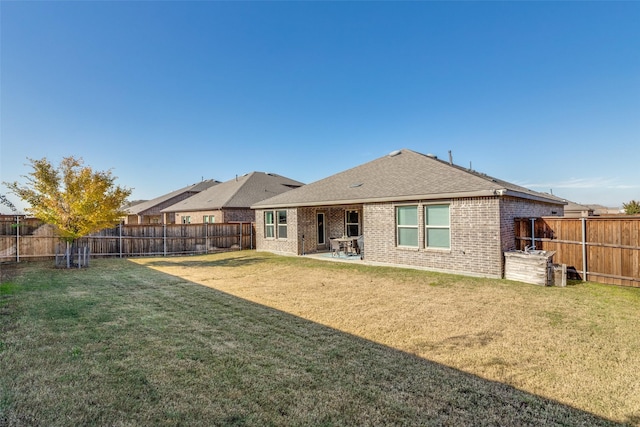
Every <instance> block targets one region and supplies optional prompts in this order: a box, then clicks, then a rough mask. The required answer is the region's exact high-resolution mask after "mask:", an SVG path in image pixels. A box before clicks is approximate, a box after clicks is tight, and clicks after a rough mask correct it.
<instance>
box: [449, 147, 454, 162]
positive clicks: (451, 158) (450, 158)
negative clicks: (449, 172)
mask: <svg viewBox="0 0 640 427" xmlns="http://www.w3.org/2000/svg"><path fill="white" fill-rule="evenodd" d="M449 164H450V165H452V166H453V154H451V150H449Z"/></svg>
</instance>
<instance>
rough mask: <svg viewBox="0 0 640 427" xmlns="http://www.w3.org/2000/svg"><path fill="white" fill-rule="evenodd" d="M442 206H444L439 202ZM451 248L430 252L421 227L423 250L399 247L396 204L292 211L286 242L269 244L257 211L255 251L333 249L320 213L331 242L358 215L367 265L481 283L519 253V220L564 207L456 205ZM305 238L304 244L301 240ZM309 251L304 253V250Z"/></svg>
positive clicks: (506, 202) (491, 200)
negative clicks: (321, 233)
mask: <svg viewBox="0 0 640 427" xmlns="http://www.w3.org/2000/svg"><path fill="white" fill-rule="evenodd" d="M439 203H440V202H439ZM447 203H450V218H451V223H450V226H451V247H450V248H449V249H434V248H425V247H424V241H425V229H424V226H419V227H418V234H419V247H418V248H401V247H397V245H396V214H395V208H396V206H397V204H394V203H372V204H367V205H364V206H362V205H354V206H335V207H328V206H327V207H314V208H299V209H287V221H288V237H287V239H265V238H264V210H258V211H256V232H257V234H258V236H257V241H256V246H257V250H259V251H269V252H275V253H286V254H292V255H299V254H302V253H307V254H308V253H314V252H317V251H318V250H323V249H326V248H328V246H326V248H325V247H320V246H319V245H318V236H317V233H318V229H317V213H318V212H323V213H324V214H325V220H326V222H327V224H326V227H327V243H328V239H329V238H330V237H337V236H342V235H343V234H344V221H345V217H344V215H345V214H344V212H345V210H352V209H355V210H359V211H360V213H361V215H360V223H361V227H362V228H361V230H362V232H363V234H364V255H365V260H366V261H368V262H372V263H379V264H389V265H405V266H413V267H418V268H425V269H429V270H434V271H443V272H449V273H459V274H466V275H473V276H482V277H496V278H501V277H502V276H503V265H504V263H503V259H504V256H503V252H504V251H506V250H511V249H514V248H515V232H514V219H515V218H517V217H523V216H524V217H526V216H548V215H551V214H552V213H553V212H555V213H556V214H559V215H562V206H561V205H549V204H545V203H539V202H534V201H527V200H522V199H517V198H511V197H485V198H463V199H455V200H451V201H449V202H447ZM403 204H417V205H418V206H419V208H418V224H421V225H423V224H424V206H425V205H426V204H427V202H425V201H420V202H418V201H416V202H414V203H403ZM303 235H304V243H303V239H302V236H303ZM303 245H304V247H303Z"/></svg>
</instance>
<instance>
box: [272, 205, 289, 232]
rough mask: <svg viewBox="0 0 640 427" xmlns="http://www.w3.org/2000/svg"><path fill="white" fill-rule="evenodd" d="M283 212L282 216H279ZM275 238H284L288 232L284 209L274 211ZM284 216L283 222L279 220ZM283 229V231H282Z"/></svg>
mask: <svg viewBox="0 0 640 427" xmlns="http://www.w3.org/2000/svg"><path fill="white" fill-rule="evenodd" d="M281 214H284V216H281ZM275 217H276V225H277V227H276V233H277V235H276V239H286V238H287V234H288V229H287V227H288V225H287V224H288V221H287V211H286V210H278V211H276V215H275ZM282 218H284V222H280V221H281V219H282ZM283 231H284V232H283Z"/></svg>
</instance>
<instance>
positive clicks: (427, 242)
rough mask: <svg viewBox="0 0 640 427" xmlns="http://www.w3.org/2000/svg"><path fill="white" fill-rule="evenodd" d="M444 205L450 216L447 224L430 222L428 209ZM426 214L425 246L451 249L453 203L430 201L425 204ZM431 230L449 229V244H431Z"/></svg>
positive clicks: (426, 247) (424, 210)
mask: <svg viewBox="0 0 640 427" xmlns="http://www.w3.org/2000/svg"><path fill="white" fill-rule="evenodd" d="M438 206H441V207H444V206H446V208H447V213H448V218H447V225H433V224H428V222H427V221H428V220H429V215H428V214H427V209H429V208H431V207H438ZM423 214H424V247H425V249H441V250H449V249H451V204H450V203H429V204H425V205H424V209H423ZM429 230H447V232H448V242H449V245H448V246H433V245H430V244H429Z"/></svg>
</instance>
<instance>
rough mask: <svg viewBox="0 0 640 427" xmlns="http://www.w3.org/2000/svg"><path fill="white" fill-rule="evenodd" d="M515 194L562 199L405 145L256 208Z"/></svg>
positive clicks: (553, 201)
mask: <svg viewBox="0 0 640 427" xmlns="http://www.w3.org/2000/svg"><path fill="white" fill-rule="evenodd" d="M507 193H509V194H511V195H514V196H516V197H524V198H532V199H537V200H540V201H545V202H550V203H558V202H557V201H556V200H553V199H550V198H547V197H545V195H544V194H542V193H538V192H535V191H532V190H529V189H526V188H524V187H520V186H518V185H515V184H511V183H508V182H506V181H502V180H499V179H496V178H493V177H490V176H488V175H484V174H480V173H478V172H475V171H471V170H469V169H465V168H463V167H460V166H456V165H453V164H450V163H447V162H444V161H442V160H438V159H437V158H436V157H435V156H432V155H424V154H421V153H417V152H415V151H411V150H408V149H402V150H398V151H394V152H392V153H390V154H389V155H386V156H384V157H380V158H378V159H375V160H372V161H370V162H368V163H365V164H362V165H360V166H356V167H354V168H352V169H348V170H346V171H344V172H340V173H337V174H335V175H332V176H330V177H327V178H324V179H322V180H319V181H316V182H313V183H311V184H307V185H305V186H304V187H301V188H299V189H296V190H293V191H290V192H287V193H284V194H280V195H278V196H275V197H272V198H270V199H267V200H264V201H263V202H260V203H256V204H255V205H254V206H253V207H255V208H264V207H285V206H305V205H306V206H318V205H323V204H349V203H363V202H376V201H378V202H381V201H401V200H412V199H426V198H429V199H438V198H441V199H443V198H452V197H475V196H492V195H496V194H507Z"/></svg>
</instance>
